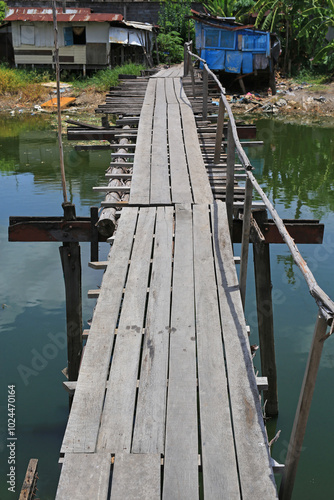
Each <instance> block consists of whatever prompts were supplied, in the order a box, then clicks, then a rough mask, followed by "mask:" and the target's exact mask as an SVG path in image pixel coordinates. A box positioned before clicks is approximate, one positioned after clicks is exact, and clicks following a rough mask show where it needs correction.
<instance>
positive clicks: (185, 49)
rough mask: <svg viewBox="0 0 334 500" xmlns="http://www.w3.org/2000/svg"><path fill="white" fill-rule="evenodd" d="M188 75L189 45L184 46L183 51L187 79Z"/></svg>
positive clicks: (184, 71)
mask: <svg viewBox="0 0 334 500" xmlns="http://www.w3.org/2000/svg"><path fill="white" fill-rule="evenodd" d="M187 74H188V45H187V43H185V44H184V49H183V76H184V77H186V76H187Z"/></svg>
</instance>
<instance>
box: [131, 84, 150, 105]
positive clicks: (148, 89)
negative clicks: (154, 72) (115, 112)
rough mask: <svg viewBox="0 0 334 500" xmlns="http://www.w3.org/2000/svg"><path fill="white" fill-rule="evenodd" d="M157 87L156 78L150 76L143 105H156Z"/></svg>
mask: <svg viewBox="0 0 334 500" xmlns="http://www.w3.org/2000/svg"><path fill="white" fill-rule="evenodd" d="M155 88H156V80H153V79H152V78H150V79H149V81H148V84H147V87H146V92H145V97H144V101H143V106H153V105H154V102H155ZM131 102H132V99H131V100H130V104H131Z"/></svg>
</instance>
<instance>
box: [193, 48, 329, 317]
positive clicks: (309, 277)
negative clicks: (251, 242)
mask: <svg viewBox="0 0 334 500" xmlns="http://www.w3.org/2000/svg"><path fill="white" fill-rule="evenodd" d="M185 46H186V49H187V53H188V55H189V56H190V57H195V58H196V59H197V60H199V61H201V62H202V63H203V66H204V69H205V70H206V71H207V72H208V74H210V75H211V76H212V78H213V79H214V80H215V82H216V83H217V85H218V87H219V89H220V92H221V99H222V101H223V103H224V106H225V109H226V111H227V114H228V117H229V119H230V124H231V130H232V134H233V139H234V142H235V147H236V151H237V154H238V157H239V159H240V162H241V164H242V166H243V167H244V169H245V172H246V175H247V176H248V179H249V180H250V182H251V183H252V185H253V187H254V188H255V189H256V191H257V192H258V193H259V195H260V197H261V199H262V201H263V203H264V204H265V206H266V208H267V209H268V211H269V213H270V214H271V216H272V218H273V220H274V222H275V224H276V227H277V229H278V231H279V233H280V235H281V236H282V238H283V241H284V242H285V243H286V244H287V246H288V247H289V250H290V252H291V255H292V257H293V260H294V262H295V263H296V264H297V266H298V267H299V269H300V271H301V273H302V275H303V277H304V279H305V281H306V283H307V286H308V288H309V292H310V294H311V295H312V297H313V298H314V299H315V301H316V303H317V305H318V307H319V309H320V311H321V313H322V315H323V316H324V318H325V319H326V320H327V321H328V322H329V321H331V322H333V321H334V302H333V301H332V299H331V298H330V297H329V296H328V295H327V294H326V293H325V292H324V290H322V288H321V287H320V286H319V285H318V283H317V281H316V279H315V277H314V276H313V273H312V271H311V270H310V268H309V267H308V265H307V263H306V261H305V260H304V258H303V257H302V255H301V253H300V252H299V249H298V247H297V245H296V244H295V242H294V240H293V239H292V238H291V236H290V234H289V232H288V230H287V229H286V227H285V225H284V222H283V220H282V219H281V218H280V216H279V215H278V213H277V211H276V209H275V207H274V206H273V204H272V203H271V201H270V200H269V198H268V197H267V195H266V194H265V192H264V191H263V189H262V188H261V187H260V185H259V184H258V182H257V180H256V179H255V177H254V175H253V174H252V170H253V167H252V164H251V162H250V161H249V159H248V157H247V155H246V153H245V151H244V149H243V147H242V145H241V143H240V140H239V136H238V132H237V127H236V123H235V120H234V116H233V112H232V109H231V107H230V105H229V102H228V101H227V99H226V96H225V89H224V88H223V86H222V84H221V83H220V81H219V80H218V78H217V77H216V75H215V74H214V73H213V72H212V71H211V70H210V69H209V67H208V65H207V63H206V61H205V60H204V59H202V58H201V57H199V56H198V55H197V54H194V53H193V52H191V51H190V49H189V46H190V44H189V43H186V44H185Z"/></svg>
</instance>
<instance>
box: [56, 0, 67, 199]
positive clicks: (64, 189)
mask: <svg viewBox="0 0 334 500" xmlns="http://www.w3.org/2000/svg"><path fill="white" fill-rule="evenodd" d="M52 14H53V27H54V44H55V53H54V57H55V63H56V80H57V117H58V145H59V161H60V172H61V181H62V187H63V197H64V203H67V202H68V200H67V190H66V177H65V165H64V150H63V141H62V127H61V110H60V69H59V46H58V24H57V7H56V0H53V1H52Z"/></svg>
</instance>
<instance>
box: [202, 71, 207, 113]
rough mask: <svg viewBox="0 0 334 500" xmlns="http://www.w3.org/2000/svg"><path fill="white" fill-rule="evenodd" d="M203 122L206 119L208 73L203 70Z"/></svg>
mask: <svg viewBox="0 0 334 500" xmlns="http://www.w3.org/2000/svg"><path fill="white" fill-rule="evenodd" d="M202 115H203V120H206V119H207V117H208V72H207V70H206V69H205V68H203V110H202Z"/></svg>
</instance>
